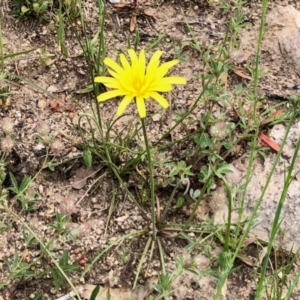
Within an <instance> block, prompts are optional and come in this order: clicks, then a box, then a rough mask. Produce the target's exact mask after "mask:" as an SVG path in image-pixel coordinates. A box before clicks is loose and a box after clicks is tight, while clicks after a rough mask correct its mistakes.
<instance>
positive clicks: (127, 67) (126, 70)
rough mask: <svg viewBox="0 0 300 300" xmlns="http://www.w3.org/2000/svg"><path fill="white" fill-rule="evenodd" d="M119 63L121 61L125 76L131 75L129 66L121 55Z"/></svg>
mask: <svg viewBox="0 0 300 300" xmlns="http://www.w3.org/2000/svg"><path fill="white" fill-rule="evenodd" d="M120 61H121V64H122V66H123V69H124V71H125V72H126V73H127V74H131V71H132V70H131V66H130V64H129V62H128V60H127V59H126V57H125V55H124V54H123V53H121V54H120Z"/></svg>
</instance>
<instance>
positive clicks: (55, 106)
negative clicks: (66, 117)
mask: <svg viewBox="0 0 300 300" xmlns="http://www.w3.org/2000/svg"><path fill="white" fill-rule="evenodd" d="M49 104H50V108H51V109H52V110H53V111H55V112H64V111H71V112H72V111H74V110H75V105H73V104H68V103H63V102H60V101H58V100H56V99H51V100H50V102H49Z"/></svg>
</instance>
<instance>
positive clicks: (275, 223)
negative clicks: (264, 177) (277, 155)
mask: <svg viewBox="0 0 300 300" xmlns="http://www.w3.org/2000/svg"><path fill="white" fill-rule="evenodd" d="M299 149H300V139H298V141H297V144H296V148H295V151H294V155H293V158H292V161H291V164H290V166H289V170H288V174H287V177H286V178H285V181H284V186H283V191H282V193H281V196H280V200H279V202H278V205H277V209H276V214H275V218H274V221H273V226H272V230H271V234H270V238H269V243H268V248H267V253H266V255H265V257H264V261H263V264H262V268H261V273H260V279H259V282H258V285H257V290H256V295H255V299H256V300H258V299H261V297H262V292H263V290H264V287H265V277H266V271H267V266H268V261H269V258H270V253H271V250H272V248H273V243H274V241H275V237H276V234H277V231H278V229H279V225H280V220H279V218H280V216H281V211H282V208H283V204H284V202H285V200H286V195H287V193H288V189H289V186H290V184H291V182H292V180H293V179H294V176H293V175H292V172H293V170H294V167H295V163H296V159H297V156H298V153H299Z"/></svg>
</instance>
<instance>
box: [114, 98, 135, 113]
mask: <svg viewBox="0 0 300 300" xmlns="http://www.w3.org/2000/svg"><path fill="white" fill-rule="evenodd" d="M132 99H133V97H132V96H131V95H128V96H125V97H124V98H123V99H122V101H121V102H120V104H119V107H118V110H117V115H118V116H120V115H122V114H123V112H124V111H125V109H126V107H127V106H128V105H129V104H130V102H131V100H132Z"/></svg>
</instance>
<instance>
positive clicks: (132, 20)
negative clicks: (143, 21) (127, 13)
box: [129, 13, 136, 32]
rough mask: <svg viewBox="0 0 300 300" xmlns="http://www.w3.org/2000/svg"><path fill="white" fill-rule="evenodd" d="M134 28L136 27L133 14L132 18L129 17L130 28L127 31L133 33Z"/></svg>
mask: <svg viewBox="0 0 300 300" xmlns="http://www.w3.org/2000/svg"><path fill="white" fill-rule="evenodd" d="M135 27H136V14H135V13H133V14H132V16H131V19H130V27H129V30H130V31H131V32H133V31H134V30H135Z"/></svg>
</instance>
